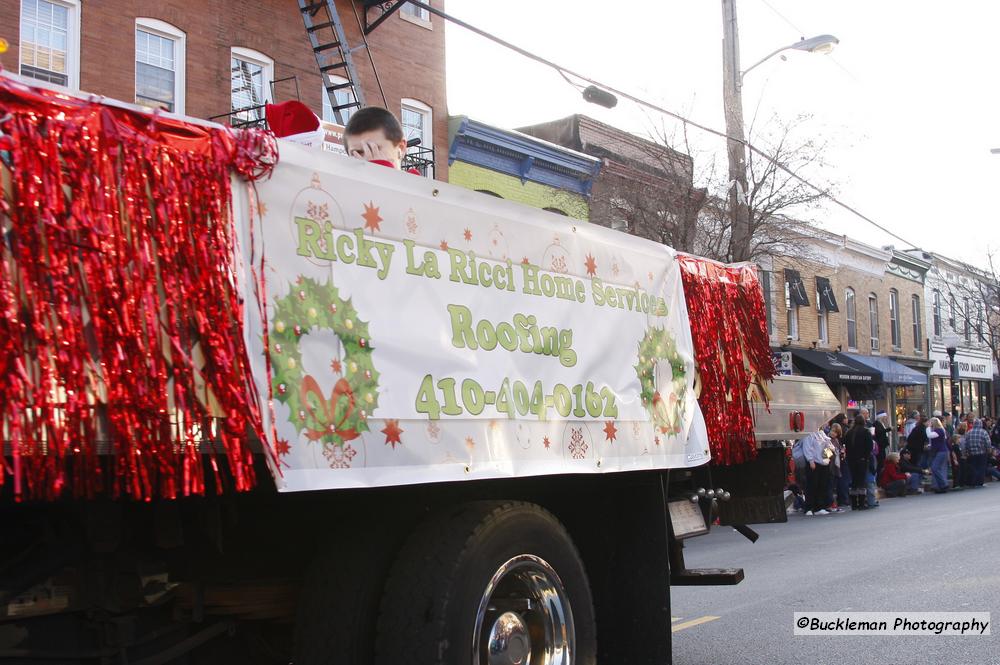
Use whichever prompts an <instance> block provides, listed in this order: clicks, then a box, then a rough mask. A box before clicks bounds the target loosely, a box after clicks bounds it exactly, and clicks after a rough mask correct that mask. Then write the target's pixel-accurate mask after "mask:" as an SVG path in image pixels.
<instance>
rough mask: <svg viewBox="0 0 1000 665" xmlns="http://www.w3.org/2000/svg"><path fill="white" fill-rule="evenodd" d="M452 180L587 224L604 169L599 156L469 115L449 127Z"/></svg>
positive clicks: (455, 120)
mask: <svg viewBox="0 0 1000 665" xmlns="http://www.w3.org/2000/svg"><path fill="white" fill-rule="evenodd" d="M449 137H450V148H449V151H448V180H449V182H451V183H452V184H455V185H459V186H460V187H465V188H467V189H473V190H476V191H478V192H482V193H484V194H488V195H491V196H496V197H499V198H502V199H508V200H511V201H517V202H518V203H523V204H525V205H528V206H531V207H533V208H541V209H543V210H548V211H549V212H553V213H556V214H559V215H566V216H568V217H573V218H574V219H580V220H584V221H586V220H587V219H588V218H589V217H590V190H591V187H592V185H593V182H594V179H595V177H596V176H597V174H598V173H599V171H600V168H601V161H600V160H599V159H597V158H595V157H590V156H589V155H584V154H583V153H579V152H576V151H575V150H570V149H568V148H563V147H562V146H558V145H555V144H552V143H548V142H547V141H542V140H540V139H537V138H534V137H532V136H528V135H526V134H521V133H520V132H515V131H512V130H509V129H500V128H499V127H493V126H490V125H487V124H485V123H481V122H478V121H476V120H473V119H471V118H467V117H465V116H457V117H454V118H452V119H451V122H450V123H449Z"/></svg>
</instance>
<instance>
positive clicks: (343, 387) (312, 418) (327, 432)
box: [300, 375, 360, 441]
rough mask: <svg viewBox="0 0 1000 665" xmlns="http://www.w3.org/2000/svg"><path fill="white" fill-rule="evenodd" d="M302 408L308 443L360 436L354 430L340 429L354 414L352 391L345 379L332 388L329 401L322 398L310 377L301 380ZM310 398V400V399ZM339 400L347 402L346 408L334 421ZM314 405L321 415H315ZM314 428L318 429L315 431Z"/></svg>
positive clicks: (316, 385) (315, 383)
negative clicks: (334, 437) (306, 418)
mask: <svg viewBox="0 0 1000 665" xmlns="http://www.w3.org/2000/svg"><path fill="white" fill-rule="evenodd" d="M300 395H301V399H302V404H303V408H304V409H305V411H306V413H307V414H308V417H309V422H306V423H303V428H304V432H305V435H306V438H308V439H309V440H310V441H319V440H320V439H322V438H324V437H327V436H331V435H332V436H337V437H340V440H341V441H350V440H351V439H356V438H358V436H360V434H359V433H358V432H357V430H354V429H342V428H343V426H344V423H345V422H347V419H348V418H350V417H351V414H352V413H354V391H353V390H351V386H350V384H349V383H347V379H340V380H339V381H337V383H336V385H335V386H334V387H333V392H332V393H331V394H330V399H329V400H328V399H326V398H325V397H323V391H322V390H320V387H319V384H318V383H317V382H316V379H314V378H313V377H312V375H308V376H306V377H305V378H304V379H302V388H301V389H300ZM310 398H311V399H310ZM341 398H345V399H346V400H347V404H346V408H344V409H343V416H341V418H340V420H336V417H337V412H338V410H339V407H340V406H341V401H340V400H341ZM314 405H318V406H319V407H320V408H321V409H322V413H316V408H315V407H314ZM335 420H336V422H334V421H335ZM316 427H318V428H320V429H316Z"/></svg>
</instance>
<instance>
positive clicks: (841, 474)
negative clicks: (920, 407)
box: [789, 409, 1000, 516]
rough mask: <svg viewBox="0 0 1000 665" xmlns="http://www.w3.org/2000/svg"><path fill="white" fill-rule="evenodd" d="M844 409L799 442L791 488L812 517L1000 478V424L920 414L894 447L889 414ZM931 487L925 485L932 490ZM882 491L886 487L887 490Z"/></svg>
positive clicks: (797, 504) (910, 421)
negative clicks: (850, 413) (851, 414)
mask: <svg viewBox="0 0 1000 665" xmlns="http://www.w3.org/2000/svg"><path fill="white" fill-rule="evenodd" d="M869 416H870V414H869V412H868V410H867V409H862V410H861V411H860V412H859V413H858V414H857V415H856V416H854V418H853V419H850V420H849V419H848V417H847V415H846V414H843V413H840V414H837V415H836V416H835V417H834V418H832V419H831V420H830V421H829V422H828V423H827V424H826V425H825V426H824V427H823V428H822V429H820V430H818V431H816V432H812V433H810V434H809V435H808V436H806V437H804V438H802V439H800V440H798V441H796V442H795V445H794V446H793V447H792V454H791V465H792V470H791V471H792V472H791V477H790V483H789V489H790V490H792V492H793V494H794V495H795V506H794V510H796V511H799V512H803V513H805V514H806V515H808V516H814V515H828V514H830V513H840V512H844V510H845V509H846V506H848V505H849V506H850V508H851V510H869V509H872V508H878V506H879V497H880V495H881V496H883V497H893V498H895V497H905V496H910V495H914V494H923V493H924V492H925V491H933V492H934V493H936V494H943V493H945V492H948V491H949V490H954V489H961V488H980V487H984V486H985V483H986V482H987V480H988V479H992V480H1000V422H994V421H993V420H992V419H990V418H975V417H974V416H972V415H968V416H964V415H963V416H962V417H960V418H959V419H958V422H957V424H956V423H955V422H953V417H952V415H951V414H941V413H940V412H935V413H934V414H933V415H932V416H931V417H930V418H928V417H926V416H924V415H922V414H920V413H919V412H917V411H914V412H912V413H911V414H910V417H909V418H907V420H906V422H905V423H904V424H903V426H902V429H901V431H900V448H899V450H898V451H892V450H890V448H891V447H892V446H891V441H890V431H891V430H890V429H889V418H888V415H887V414H886V413H885V412H884V411H880V412H878V413H877V414H876V416H875V418H874V420H870V419H869ZM925 486H926V488H925ZM880 490H881V491H880Z"/></svg>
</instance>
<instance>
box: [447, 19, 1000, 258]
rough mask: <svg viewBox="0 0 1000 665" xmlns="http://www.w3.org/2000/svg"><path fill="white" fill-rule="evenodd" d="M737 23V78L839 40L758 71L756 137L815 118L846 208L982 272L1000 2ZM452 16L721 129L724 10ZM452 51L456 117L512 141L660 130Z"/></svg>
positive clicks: (707, 145)
mask: <svg viewBox="0 0 1000 665" xmlns="http://www.w3.org/2000/svg"><path fill="white" fill-rule="evenodd" d="M615 7H620V8H621V9H620V10H618V11H614V9H613V8H615ZM737 10H738V15H739V30H740V42H741V59H742V66H743V68H746V67H748V66H750V65H751V64H753V63H754V62H755V61H757V60H758V59H760V58H761V57H763V56H764V55H766V54H767V53H769V52H770V51H773V50H774V49H776V48H778V47H779V46H783V45H786V44H790V43H792V42H795V41H797V40H798V39H799V38H800V37H811V36H814V35H817V34H823V33H830V34H833V35H835V36H836V37H838V38H839V39H840V44H839V46H838V47H837V48H836V49H835V50H834V52H833V53H832V54H831V55H829V56H823V55H813V54H807V53H801V52H798V51H789V52H787V59H786V60H784V61H782V60H781V59H780V58H777V57H775V58H773V59H771V60H769V61H768V62H767V63H765V64H763V65H761V66H760V67H758V68H757V69H755V70H754V71H753V72H751V73H750V74H749V75H748V76H747V79H746V81H745V86H744V90H743V105H744V111H745V115H746V116H747V122H748V123H749V122H750V121H751V120H752V118H753V117H754V116H755V117H756V118H758V124H759V123H760V122H761V121H762V120H761V119H766V118H771V117H775V116H777V117H779V118H788V119H792V118H794V117H796V116H798V115H801V114H810V115H811V116H812V118H813V119H812V120H811V121H810V124H809V125H808V126H809V128H810V132H814V133H815V134H816V135H817V136H818V137H820V138H821V139H822V140H825V141H827V142H828V143H829V145H830V146H831V148H830V149H829V151H828V153H827V155H826V160H827V161H828V162H829V163H830V164H831V171H830V173H829V174H828V177H829V179H830V180H831V181H833V182H836V183H837V184H838V185H839V196H840V198H841V199H842V200H843V201H845V202H846V203H848V204H850V205H852V206H854V207H856V208H858V209H859V210H860V211H861V212H863V213H865V214H866V215H868V216H869V217H871V218H873V219H874V220H876V221H878V222H879V223H880V224H882V225H884V226H886V227H888V228H889V229H890V230H892V231H894V232H895V233H898V234H899V235H901V236H902V237H903V238H905V239H907V240H910V241H911V242H912V243H914V244H916V245H918V246H921V247H923V248H925V249H931V250H933V251H937V252H940V253H943V254H946V255H949V256H953V257H955V258H958V259H961V260H965V261H968V262H970V263H973V264H976V265H982V264H984V262H985V257H986V252H987V247H989V248H990V249H994V250H1000V224H998V221H1000V201H998V200H997V198H998V197H997V196H996V194H997V192H998V190H1000V188H998V187H997V184H998V183H1000V155H991V154H990V148H992V147H1000V124H998V122H997V118H998V111H1000V104H998V102H1000V87H998V82H997V75H996V74H997V66H996V65H997V58H998V55H997V53H998V50H997V46H996V34H997V30H998V26H1000V2H994V1H993V0H953V1H952V2H949V3H940V2H931V1H930V0H878V1H875V2H873V1H872V0H836V1H833V0H825V1H823V2H820V1H819V0H737ZM447 11H448V12H449V13H451V14H453V15H454V16H456V17H459V18H462V19H465V20H467V21H468V22H470V23H472V24H473V25H476V26H479V27H482V28H484V29H487V30H489V31H490V32H493V33H494V34H496V35H498V36H500V37H503V38H505V39H507V40H509V41H511V42H514V43H515V44H517V45H520V46H523V47H525V48H527V49H528V50H530V51H532V52H535V53H537V54H539V55H541V56H543V57H546V58H548V59H551V60H554V61H555V62H557V63H559V64H561V65H563V66H565V67H568V68H570V69H572V70H575V71H578V72H579V73H581V74H584V75H587V76H589V77H591V78H594V79H597V80H599V81H602V82H606V83H608V84H610V85H613V86H615V87H617V88H619V89H623V90H626V91H629V92H633V93H635V94H636V95H637V96H639V97H643V98H646V99H649V100H650V101H653V102H655V103H658V104H660V105H662V106H664V107H666V108H669V109H672V110H676V111H678V112H681V113H682V114H684V115H686V116H688V117H690V118H692V119H693V120H696V121H698V122H701V123H703V124H706V125H709V126H711V127H714V128H717V129H720V130H721V129H724V126H725V125H724V119H723V114H722V61H721V52H722V48H721V40H722V12H721V2H720V1H719V0H661V1H654V0H647V1H646V2H631V3H618V4H617V5H616V4H614V3H607V2H597V1H596V0H579V1H574V2H570V1H569V0H544V1H543V0H507V1H506V2H503V3H499V4H498V3H485V2H481V1H477V0H447ZM438 25H440V23H439V24H438ZM447 38H448V52H447V55H448V104H449V112H450V113H451V114H464V115H469V116H472V117H474V118H477V119H479V120H483V121H485V122H489V123H492V124H496V125H498V126H501V127H508V128H513V127H517V126H521V125H525V124H531V123H535V122H540V121H544V120H550V119H553V118H558V117H563V116H566V115H569V114H571V113H586V114H589V115H591V116H594V117H596V118H598V119H601V120H603V121H605V122H608V123H610V124H613V125H616V126H619V127H622V128H624V129H628V130H630V131H634V132H636V133H640V134H646V135H648V134H649V133H650V131H652V130H654V128H655V127H656V126H659V125H661V124H662V123H663V122H664V121H663V120H662V119H661V118H659V117H656V116H655V115H650V113H649V112H646V111H641V110H639V109H638V108H637V107H635V106H634V105H631V104H630V103H628V102H621V103H619V105H618V107H617V108H615V109H613V110H610V111H609V110H605V109H602V108H600V107H597V106H594V105H592V104H587V103H585V102H583V101H582V99H581V98H580V96H579V93H578V91H577V90H576V89H574V88H573V87H571V86H570V85H569V84H568V83H566V82H565V81H564V80H563V79H562V78H561V77H560V76H559V75H558V74H555V73H553V72H552V71H551V70H548V69H546V68H544V67H542V66H540V65H537V64H534V63H531V62H530V61H528V60H525V59H524V58H522V57H521V56H518V55H516V54H513V53H511V52H509V51H505V50H503V49H501V48H499V47H497V46H495V45H493V44H492V43H490V42H487V41H486V40H484V39H483V38H481V37H478V36H475V35H473V34H471V33H469V32H467V31H465V30H463V29H461V28H458V27H455V26H449V27H448V29H447ZM672 129H673V128H672V127H671V126H670V125H669V122H668V124H667V130H668V132H669V131H671V130H672ZM751 140H753V139H752V138H751ZM696 141H697V144H696V151H695V152H696V158H698V154H699V153H700V154H701V159H702V160H703V161H704V160H707V158H708V154H710V153H711V152H715V153H716V154H719V155H722V154H723V153H722V150H723V149H724V146H723V141H722V140H721V139H717V138H713V137H710V136H704V135H702V136H696ZM702 151H704V152H702ZM723 159H724V157H723ZM720 165H721V166H722V167H723V168H724V167H725V163H724V161H723V162H720ZM696 169H697V165H696ZM813 217H814V218H815V219H816V220H817V221H819V222H820V223H821V224H822V225H823V226H824V227H825V228H827V229H829V230H830V231H833V232H835V233H844V234H848V235H851V236H853V237H855V238H857V239H858V240H861V241H863V242H867V243H870V244H874V245H879V246H881V245H884V244H888V243H894V244H895V245H896V246H897V247H900V246H902V243H901V242H899V241H898V240H893V239H891V238H888V237H887V236H886V235H885V234H884V233H882V232H881V231H878V230H877V229H875V228H873V227H871V226H870V225H868V224H866V223H865V222H863V221H860V220H858V219H857V218H855V217H853V216H852V215H850V214H849V213H846V212H844V211H842V210H839V209H838V208H836V207H835V206H832V205H827V206H825V208H824V209H823V210H821V211H819V212H817V213H814V214H813Z"/></svg>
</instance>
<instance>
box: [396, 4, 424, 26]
mask: <svg viewBox="0 0 1000 665" xmlns="http://www.w3.org/2000/svg"><path fill="white" fill-rule="evenodd" d="M427 4H430V3H429V2H428V3H427ZM399 15H400V16H402V17H403V18H404V19H409V20H411V21H420V22H422V23H430V22H431V13H430V12H429V11H427V10H426V9H424V8H423V7H417V6H416V5H413V4H410V3H409V2H407V3H406V4H404V5H403V6H402V7H400V8H399Z"/></svg>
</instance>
